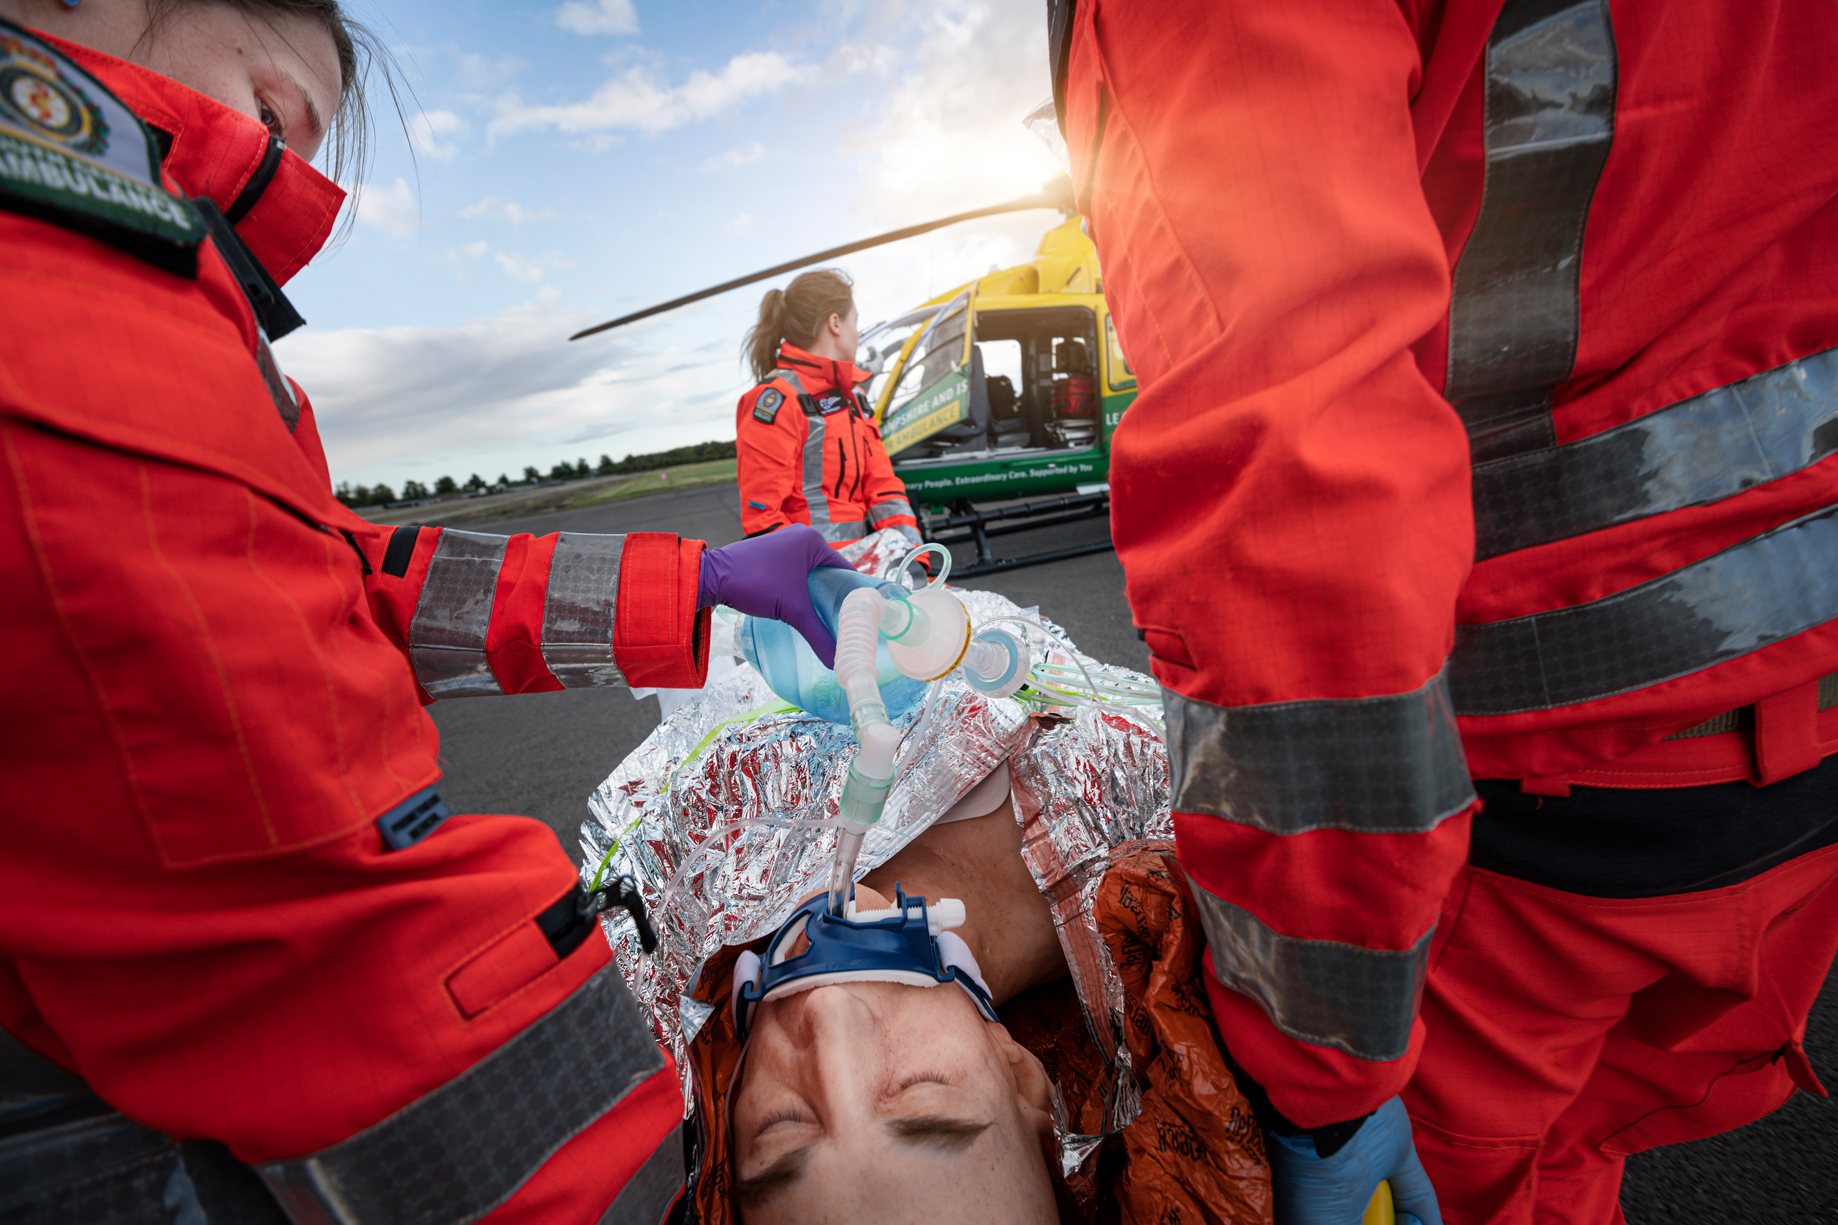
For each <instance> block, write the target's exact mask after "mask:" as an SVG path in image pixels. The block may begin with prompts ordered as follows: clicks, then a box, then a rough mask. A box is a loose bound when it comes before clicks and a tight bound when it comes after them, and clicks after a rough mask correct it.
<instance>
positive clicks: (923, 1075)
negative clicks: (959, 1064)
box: [894, 1072, 951, 1093]
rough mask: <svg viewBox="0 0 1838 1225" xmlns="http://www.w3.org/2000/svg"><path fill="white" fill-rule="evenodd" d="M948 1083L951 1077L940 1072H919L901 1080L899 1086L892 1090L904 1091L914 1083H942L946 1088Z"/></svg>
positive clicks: (896, 1091)
mask: <svg viewBox="0 0 1838 1225" xmlns="http://www.w3.org/2000/svg"><path fill="white" fill-rule="evenodd" d="M950 1084H951V1078H950V1077H948V1076H946V1075H944V1074H943V1073H941V1072H919V1073H916V1074H914V1075H912V1076H909V1077H907V1078H906V1079H905V1080H903V1081H901V1082H900V1085H899V1087H898V1088H897V1089H895V1090H894V1092H895V1093H905V1092H906V1091H907V1090H908V1089H911V1088H912V1087H913V1086H914V1085H944V1086H946V1087H947V1088H948V1087H949V1086H950Z"/></svg>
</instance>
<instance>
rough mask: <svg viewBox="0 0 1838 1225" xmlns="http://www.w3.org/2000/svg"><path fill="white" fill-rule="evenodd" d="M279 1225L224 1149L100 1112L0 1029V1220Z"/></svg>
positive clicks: (277, 1215) (67, 1078)
mask: <svg viewBox="0 0 1838 1225" xmlns="http://www.w3.org/2000/svg"><path fill="white" fill-rule="evenodd" d="M193 1221H197V1222H202V1221H229V1222H233V1223H234V1225H286V1218H285V1217H284V1216H283V1215H282V1213H281V1207H280V1205H279V1204H276V1203H275V1202H274V1199H273V1197H271V1196H270V1195H269V1194H268V1193H267V1192H266V1191H265V1190H263V1189H262V1187H261V1184H260V1183H259V1182H257V1181H256V1180H255V1179H253V1178H252V1177H251V1176H250V1173H249V1169H248V1167H247V1166H245V1165H243V1164H242V1163H241V1162H239V1161H237V1160H236V1159H235V1158H234V1157H232V1156H231V1155H230V1153H229V1150H228V1149H225V1148H224V1147H223V1146H221V1145H218V1144H213V1143H211V1142H209V1141H200V1140H183V1141H181V1140H175V1139H173V1137H171V1136H169V1135H167V1134H165V1133H164V1132H160V1131H155V1130H154V1129H153V1128H151V1127H145V1126H142V1125H141V1124H139V1123H136V1122H134V1121H133V1120H132V1119H130V1118H128V1117H127V1116H125V1115H122V1114H119V1113H117V1112H115V1111H113V1110H110V1109H109V1108H108V1107H107V1106H106V1105H104V1104H103V1102H102V1100H101V1099H100V1098H98V1097H97V1096H96V1095H95V1094H94V1093H93V1092H91V1091H90V1088H89V1086H88V1085H87V1084H85V1083H84V1082H83V1081H82V1080H80V1079H78V1078H77V1077H75V1076H72V1075H71V1074H70V1073H68V1072H66V1071H64V1070H63V1069H62V1068H60V1067H58V1066H57V1065H56V1064H54V1063H52V1062H51V1061H50V1060H49V1059H46V1058H44V1057H43V1056H42V1055H39V1054H38V1053H37V1052H36V1051H33V1050H30V1049H28V1048H27V1047H26V1046H24V1045H23V1044H21V1043H20V1042H19V1041H18V1040H17V1039H15V1038H14V1037H13V1036H12V1035H11V1034H9V1033H7V1032H6V1031H5V1030H4V1029H0V1222H6V1223H7V1225H27V1223H28V1222H29V1223H31V1225H174V1222H193Z"/></svg>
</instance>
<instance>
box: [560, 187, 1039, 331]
mask: <svg viewBox="0 0 1838 1225" xmlns="http://www.w3.org/2000/svg"><path fill="white" fill-rule="evenodd" d="M1035 208H1054V209H1058V210H1059V211H1061V212H1063V213H1070V212H1072V211H1073V204H1072V182H1071V180H1069V179H1066V178H1064V177H1063V176H1062V177H1060V178H1058V179H1055V180H1054V181H1053V182H1051V183H1048V184H1047V186H1046V188H1045V189H1044V190H1042V191H1039V192H1036V193H1035V194H1033V195H1031V196H1022V197H1021V198H1020V199H1018V200H1010V201H1009V202H1008V203H1006V204H994V205H991V206H990V207H988V208H976V209H971V210H970V211H969V212H967V213H953V214H952V215H951V216H949V217H940V218H939V219H938V220H936V221H927V222H924V223H922V224H920V225H909V226H907V227H905V228H904V229H899V230H889V231H888V232H887V233H885V234H876V235H875V236H874V237H873V238H864V239H861V240H860V241H858V242H851V243H844V244H843V245H842V246H840V247H831V248H830V249H829V250H827V251H819V252H817V253H816V254H815V255H807V256H804V257H803V258H802V259H794V260H791V261H789V262H787V263H783V264H775V265H773V266H772V267H770V268H767V269H765V270H764V271H763V272H755V273H751V274H749V275H747V276H743V277H737V278H735V279H734V280H732V281H723V282H722V283H721V284H719V285H712V286H710V287H709V288H707V289H701V290H697V291H696V292H695V293H692V294H685V295H683V296H682V297H680V298H672V299H671V300H670V301H668V302H660V303H658V304H657V305H656V306H647V307H646V308H645V309H644V310H641V311H634V312H633V313H632V314H629V315H621V316H620V317H619V318H617V319H612V320H609V321H608V322H606V323H597V324H595V325H594V326H593V327H590V328H585V329H583V330H581V331H579V332H576V333H575V334H574V335H572V336H570V337H569V338H568V339H569V340H579V339H581V338H582V337H583V336H592V335H594V334H595V333H597V332H604V331H607V330H608V329H609V328H616V327H622V326H624V325H625V324H628V323H636V322H638V321H639V320H640V319H649V318H650V317H651V316H652V315H661V314H663V313H664V312H665V311H672V310H675V309H676V308H677V307H679V306H688V305H689V304H690V303H691V302H700V301H701V300H702V299H704V298H712V297H714V296H715V295H716V294H724V293H726V292H727V291H728V290H730V289H739V288H741V287H742V286H745V285H751V284H753V283H754V282H756V281H764V280H766V279H768V278H770V277H775V276H778V275H779V274H780V273H782V272H792V271H795V270H796V269H799V268H807V267H809V266H810V265H812V264H820V263H822V262H823V261H824V260H826V259H836V258H837V257H839V256H843V255H852V254H854V253H855V252H857V251H866V250H867V249H868V248H870V247H879V246H882V245H884V244H886V243H890V242H899V241H900V240H901V239H902V238H913V237H916V236H917V235H920V234H926V233H930V232H931V231H933V230H940V229H943V228H944V227H945V226H948V225H956V224H958V223H959V222H961V221H974V220H976V219H977V218H978V217H993V216H995V215H996V214H998V213H1018V212H1023V211H1025V210H1027V209H1035Z"/></svg>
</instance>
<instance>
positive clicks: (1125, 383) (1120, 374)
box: [1104, 315, 1136, 391]
mask: <svg viewBox="0 0 1838 1225" xmlns="http://www.w3.org/2000/svg"><path fill="white" fill-rule="evenodd" d="M1104 339H1105V340H1106V341H1107V342H1108V343H1109V348H1110V385H1111V386H1112V387H1114V388H1116V389H1117V390H1118V391H1122V390H1123V389H1124V388H1127V387H1134V386H1136V372H1135V371H1134V370H1132V369H1130V359H1129V358H1127V357H1125V356H1124V355H1123V345H1122V344H1120V343H1119V342H1118V340H1117V321H1116V319H1115V318H1113V317H1112V316H1110V315H1106V316H1104Z"/></svg>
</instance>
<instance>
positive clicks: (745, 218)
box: [721, 213, 753, 237]
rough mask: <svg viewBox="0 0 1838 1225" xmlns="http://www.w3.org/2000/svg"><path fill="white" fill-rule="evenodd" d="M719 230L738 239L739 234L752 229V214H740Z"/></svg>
mask: <svg viewBox="0 0 1838 1225" xmlns="http://www.w3.org/2000/svg"><path fill="white" fill-rule="evenodd" d="M721 228H722V230H723V231H725V232H726V233H727V234H729V235H731V236H736V237H738V236H739V235H741V234H745V233H746V232H747V231H748V230H750V229H752V228H753V214H752V213H742V214H741V215H740V216H738V217H736V218H734V220H732V221H730V222H728V223H727V224H726V225H724V226H722V227H721Z"/></svg>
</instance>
